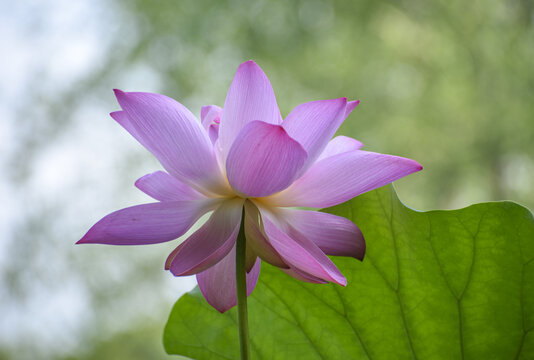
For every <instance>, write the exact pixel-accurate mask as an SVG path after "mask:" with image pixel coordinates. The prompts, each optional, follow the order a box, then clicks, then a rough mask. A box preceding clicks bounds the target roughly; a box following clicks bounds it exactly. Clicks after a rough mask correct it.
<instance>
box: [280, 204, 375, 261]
mask: <svg viewBox="0 0 534 360" xmlns="http://www.w3.org/2000/svg"><path fill="white" fill-rule="evenodd" d="M278 211H279V213H280V217H281V218H282V219H283V220H284V221H285V222H286V223H287V225H288V228H289V230H288V231H287V232H288V235H289V236H291V237H296V236H297V235H295V234H294V232H295V231H296V232H298V233H300V234H302V236H304V237H305V238H307V239H309V240H311V241H313V242H314V243H315V245H317V246H318V247H319V248H320V249H321V250H322V251H323V252H325V253H326V254H328V255H336V256H352V257H354V258H356V259H359V260H363V256H364V255H365V240H364V238H363V234H362V232H361V231H360V229H359V228H358V227H357V226H356V225H355V224H354V223H353V222H352V221H350V220H348V219H345V218H344V217H341V216H336V215H332V214H327V213H323V212H319V211H308V210H294V209H279V210H278Z"/></svg>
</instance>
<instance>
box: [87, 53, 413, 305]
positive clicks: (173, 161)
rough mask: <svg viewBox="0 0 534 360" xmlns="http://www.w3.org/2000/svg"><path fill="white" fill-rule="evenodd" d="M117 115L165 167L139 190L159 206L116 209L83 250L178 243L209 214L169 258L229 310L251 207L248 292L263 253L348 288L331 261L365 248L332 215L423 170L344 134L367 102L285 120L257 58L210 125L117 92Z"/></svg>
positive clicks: (243, 68) (323, 106) (321, 104)
mask: <svg viewBox="0 0 534 360" xmlns="http://www.w3.org/2000/svg"><path fill="white" fill-rule="evenodd" d="M115 95H116V97H117V100H118V102H119V104H120V106H121V107H122V109H123V110H122V111H117V112H113V113H111V116H112V117H113V118H114V119H115V120H116V121H117V122H118V123H119V124H121V125H122V126H123V127H124V128H125V129H126V130H127V131H128V132H129V133H130V134H131V135H132V136H133V137H134V138H136V139H137V140H138V141H139V142H140V143H141V144H142V145H143V146H145V147H146V148H147V149H148V150H149V151H150V152H152V154H154V156H155V157H156V158H157V159H158V160H159V161H160V163H161V165H162V166H163V168H164V169H165V170H166V172H164V171H156V172H154V173H151V174H148V175H145V176H143V177H142V178H140V179H139V180H137V181H136V183H135V185H136V186H137V187H138V188H139V189H140V190H141V191H143V192H145V193H146V194H148V195H150V196H151V197H153V198H154V199H156V200H158V202H154V203H150V204H143V205H137V206H133V207H129V208H126V209H122V210H119V211H116V212H113V213H111V214H109V215H107V216H106V217H104V218H103V219H102V220H100V221H99V222H98V223H96V224H95V225H94V226H93V227H92V228H91V229H90V230H89V231H88V232H87V234H85V236H84V237H83V238H82V239H81V240H80V241H78V244H80V243H84V244H86V243H98V244H109V245H146V244H155V243H161V242H165V241H170V240H174V239H176V238H178V237H180V236H182V235H183V234H185V233H186V231H187V230H188V229H189V228H191V226H192V225H193V224H194V223H195V222H196V221H197V220H198V219H199V218H200V217H201V216H202V215H204V214H206V213H207V212H210V211H213V213H212V214H211V216H210V217H209V220H208V221H207V222H206V223H205V224H204V225H202V227H200V229H199V230H197V231H196V232H195V233H193V234H192V235H191V236H190V237H189V238H188V239H187V240H185V241H184V242H183V243H181V244H180V245H179V246H178V247H177V248H176V249H175V250H174V251H173V252H172V253H171V254H170V255H169V257H168V259H167V261H166V264H165V268H166V269H168V270H170V271H171V272H172V273H173V274H174V275H175V276H183V275H192V274H196V276H197V280H198V285H199V287H200V290H201V291H202V293H203V294H204V296H205V298H206V300H207V301H208V302H209V303H210V304H211V305H212V306H213V307H215V308H216V309H217V310H219V311H221V312H224V311H226V310H228V309H229V308H231V307H233V306H234V305H236V283H235V243H236V237H237V234H238V231H239V228H240V224H241V214H242V209H243V206H244V208H245V213H246V216H245V220H244V221H245V224H244V226H245V234H246V241H247V259H246V266H247V289H248V294H249V295H250V293H251V292H252V290H253V289H254V287H255V285H256V282H257V279H258V275H259V271H260V262H261V261H260V260H259V259H258V257H259V258H260V259H261V260H263V261H266V262H268V263H270V264H272V265H274V266H278V267H280V268H282V269H283V270H284V271H285V272H287V273H288V274H289V275H291V276H293V277H295V278H297V279H301V280H304V281H308V282H314V283H326V282H333V283H336V284H340V285H343V286H344V285H346V283H347V280H346V279H345V277H344V276H343V275H342V274H341V273H340V271H339V270H338V269H337V268H336V266H335V265H334V264H333V263H332V261H331V260H330V259H329V258H328V256H326V254H329V255H341V256H351V257H355V258H357V259H360V260H361V259H363V256H364V253H365V241H364V238H363V236H362V233H361V231H360V230H359V229H358V227H357V226H356V225H354V224H353V223H352V222H351V221H349V220H347V219H345V218H342V217H339V216H334V215H330V214H326V213H323V212H316V211H308V210H298V209H292V208H293V207H311V208H323V207H329V206H333V205H336V204H339V203H342V202H344V201H347V200H349V199H351V198H353V197H355V196H357V195H359V194H362V193H364V192H366V191H369V190H372V189H375V188H378V187H380V186H383V185H386V184H388V183H390V182H392V181H395V180H397V179H399V178H401V177H403V176H405V175H408V174H410V173H413V172H415V171H419V170H421V169H422V167H421V165H419V164H418V163H417V162H415V161H413V160H410V159H405V158H401V157H396V156H391V155H383V154H378V153H374V152H367V151H361V150H360V148H361V147H362V144H361V143H360V142H358V141H356V140H354V139H351V138H348V137H344V136H338V137H335V138H334V139H332V140H331V138H332V136H333V135H334V133H335V132H336V130H337V129H338V128H339V126H340V125H341V123H342V122H343V121H344V120H345V118H346V117H347V116H348V115H349V114H350V113H351V111H352V110H353V109H354V108H355V107H356V105H358V101H347V99H346V98H339V99H332V100H322V101H313V102H309V103H305V104H302V105H299V106H297V107H296V108H295V109H294V110H293V111H292V112H291V113H290V114H289V115H288V116H287V117H286V118H285V120H283V121H282V116H281V115H280V111H279V110H278V105H277V103H276V99H275V96H274V92H273V90H272V87H271V84H270V82H269V79H268V78H267V77H266V76H265V74H264V73H263V71H262V70H261V69H260V68H259V67H258V65H256V63H254V62H253V61H247V62H245V63H243V64H241V65H240V66H239V68H238V69H237V73H236V75H235V77H234V79H233V81H232V85H231V86H230V89H229V91H228V95H227V97H226V101H225V103H224V109H221V108H219V107H217V106H214V105H211V106H205V107H203V108H202V111H201V119H202V123H200V122H199V121H198V120H197V119H196V118H195V116H194V115H193V114H192V113H191V112H190V111H189V110H188V109H187V108H185V107H184V106H183V105H181V104H180V103H178V102H176V101H175V100H173V99H170V98H168V97H166V96H163V95H158V94H150V93H134V92H131V93H125V92H122V91H120V90H115Z"/></svg>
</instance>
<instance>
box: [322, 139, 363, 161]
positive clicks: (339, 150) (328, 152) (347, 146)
mask: <svg viewBox="0 0 534 360" xmlns="http://www.w3.org/2000/svg"><path fill="white" fill-rule="evenodd" d="M362 147H363V144H362V143H361V142H359V141H358V140H355V139H353V138H350V137H346V136H341V135H340V136H336V137H335V138H333V139H332V140H330V141H329V142H328V145H326V148H325V149H324V150H323V152H322V153H321V155H319V157H318V158H317V160H316V162H318V161H321V160H323V159H325V158H327V157H330V156H334V155H338V154H343V153H345V152H348V151H353V150H360V149H361V148H362Z"/></svg>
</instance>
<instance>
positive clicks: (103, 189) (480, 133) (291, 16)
mask: <svg viewBox="0 0 534 360" xmlns="http://www.w3.org/2000/svg"><path fill="white" fill-rule="evenodd" d="M533 19H534V3H533V2H532V1H529V0H483V1H482V0H474V1H469V2H464V1H462V2H461V1H413V0H406V1H395V2H388V1H370V0H356V1H352V0H345V1H333V0H307V1H304V0H303V1H287V0H286V1H282V0H271V1H266V0H264V1H254V2H251V1H244V0H219V1H207V0H196V1H169V0H151V1H148V0H146V1H145V0H133V1H132V0H93V1H89V0H81V1H76V2H72V1H65V0H51V1H47V2H46V3H45V2H42V1H37V0H36V1H22V2H8V1H7V0H1V1H0V52H1V53H2V54H3V55H2V56H1V59H0V64H2V66H1V67H0V78H1V79H2V81H1V82H0V118H1V122H0V166H1V169H2V170H1V174H2V177H1V180H0V196H1V197H2V200H3V204H2V207H1V208H0V236H1V238H0V240H1V242H0V285H1V286H0V309H1V312H2V316H1V317H0V359H36V358H38V359H167V358H170V357H169V356H167V355H165V354H164V351H163V348H162V345H161V335H162V331H163V326H164V323H165V321H166V318H167V316H168V313H169V312H170V309H171V305H172V303H173V302H174V301H175V300H176V299H177V298H178V296H179V295H180V294H181V293H183V292H184V291H187V290H188V289H190V288H191V287H192V286H194V278H187V279H182V278H173V277H172V276H171V275H170V274H169V273H166V272H164V271H163V270H162V268H163V262H164V260H165V258H166V255H167V253H168V252H169V251H170V249H172V248H173V246H175V245H176V244H162V245H157V246H151V247H137V248H135V247H128V248H116V247H105V246H86V247H75V246H74V245H73V244H74V242H75V241H77V240H78V239H79V238H80V237H81V236H82V235H83V234H84V233H85V231H86V230H87V229H88V228H89V227H90V226H91V225H92V224H93V223H94V222H95V221H97V220H98V219H100V218H101V217H102V216H103V215H105V214H107V213H109V212H111V211H113V210H116V209H118V208H121V207H125V206H129V205H133V204H136V203H139V202H148V201H150V200H149V198H148V197H146V196H145V195H143V194H140V192H139V191H137V190H136V189H135V188H134V187H133V182H134V181H135V180H136V179H137V178H138V177H140V176H142V175H144V174H145V173H148V172H151V171H154V170H156V169H158V168H159V165H158V164H157V162H156V161H155V160H154V159H153V158H152V157H151V156H150V154H149V153H148V152H147V151H145V150H144V149H143V148H142V147H141V146H140V145H138V144H136V143H135V141H134V140H133V139H131V138H130V137H129V135H128V134H126V132H124V131H123V130H122V129H121V128H120V127H119V126H118V125H116V124H115V123H114V122H113V120H111V118H109V117H108V115H107V114H108V113H109V112H110V111H114V110H116V109H118V105H117V104H116V103H115V100H114V97H113V94H112V92H111V89H112V88H120V89H122V90H125V91H151V92H159V93H164V94H166V95H169V96H171V97H173V98H175V99H177V100H179V101H180V102H182V103H183V104H184V105H186V106H187V107H189V108H190V109H191V110H192V111H193V112H194V113H195V114H196V115H197V116H198V115H199V114H200V106H201V105H205V104H218V105H222V104H223V103H224V98H225V95H226V91H227V89H228V86H229V84H230V82H231V79H232V77H233V75H234V72H235V70H236V68H237V66H238V65H239V63H241V62H242V61H245V60H248V59H253V60H255V61H256V62H257V63H258V64H259V65H260V66H261V67H262V68H263V70H264V71H265V72H266V74H267V76H268V77H269V78H270V80H271V82H272V85H273V88H274V90H275V93H276V95H277V99H278V103H279V106H280V108H281V111H282V114H283V115H286V114H287V113H288V112H289V111H291V109H292V108H293V107H295V106H296V105H298V104H300V103H303V102H307V101H312V100H317V99H325V98H334V97H341V96H346V97H349V98H350V99H360V100H361V104H360V105H359V106H358V107H357V108H356V110H355V111H354V112H353V113H352V114H351V115H350V117H349V118H348V119H347V120H346V122H345V124H344V125H343V126H342V128H341V129H340V133H342V134H344V135H348V136H351V137H354V138H357V139H359V140H361V141H362V142H363V143H364V144H365V149H367V150H371V151H377V152H382V153H390V154H395V155H400V156H405V157H410V158H413V159H416V160H417V161H419V162H420V163H421V164H422V165H423V166H424V170H423V171H422V172H420V173H417V174H414V175H411V176H409V177H407V178H405V179H403V180H401V181H398V182H397V183H396V187H397V190H398V193H399V195H400V197H401V198H402V199H403V201H404V202H405V203H406V204H407V205H409V206H411V207H414V208H416V209H421V210H427V209H434V208H446V209H450V208H457V207H463V206H466V205H469V204H471V203H474V202H482V201H493V200H503V199H508V200H513V201H516V202H518V203H520V204H522V205H525V206H528V207H529V208H530V209H533V208H534V185H533V182H532V180H531V179H532V177H533V175H534V154H533V150H534V146H533V145H534V144H533V140H534V101H533V95H534V20H533Z"/></svg>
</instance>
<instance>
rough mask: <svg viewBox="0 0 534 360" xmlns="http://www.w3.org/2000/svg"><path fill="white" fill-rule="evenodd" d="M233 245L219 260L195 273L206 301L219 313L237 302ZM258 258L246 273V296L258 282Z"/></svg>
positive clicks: (259, 264)
mask: <svg viewBox="0 0 534 360" xmlns="http://www.w3.org/2000/svg"><path fill="white" fill-rule="evenodd" d="M235 251H236V250H235V246H234V247H233V249H232V250H231V251H230V252H229V253H228V255H226V256H225V257H224V258H223V259H222V260H221V261H219V262H218V263H217V264H215V265H214V266H212V267H210V268H209V269H207V270H204V271H203V272H201V273H198V274H197V281H198V287H199V288H200V291H201V292H202V295H204V297H205V298H206V300H207V302H208V303H209V304H210V305H211V306H213V307H214V308H215V309H217V310H218V311H220V312H221V313H223V312H225V311H226V310H228V309H230V308H232V307H234V306H235V305H236V304H237V296H236V280H235V261H236V260H235ZM260 266H261V261H260V259H257V258H256V261H255V263H254V266H253V267H252V269H251V270H250V271H249V272H248V273H247V275H246V277H247V296H249V295H250V294H251V293H252V291H253V290H254V288H255V287H256V283H257V282H258V276H259V274H260Z"/></svg>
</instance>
